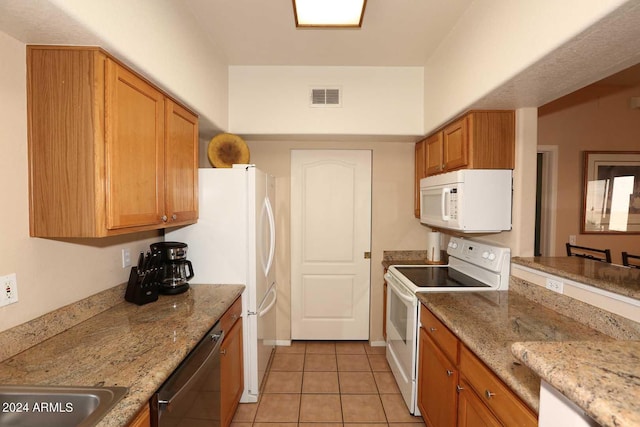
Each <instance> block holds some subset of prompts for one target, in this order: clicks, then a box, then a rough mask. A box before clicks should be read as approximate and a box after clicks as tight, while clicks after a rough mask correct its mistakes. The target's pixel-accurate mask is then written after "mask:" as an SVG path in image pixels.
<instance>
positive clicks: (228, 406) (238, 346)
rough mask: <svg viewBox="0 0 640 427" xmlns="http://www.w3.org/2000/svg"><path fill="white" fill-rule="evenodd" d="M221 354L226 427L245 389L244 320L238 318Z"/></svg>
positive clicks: (223, 409)
mask: <svg viewBox="0 0 640 427" xmlns="http://www.w3.org/2000/svg"><path fill="white" fill-rule="evenodd" d="M220 355H221V357H220V394H221V396H220V400H221V408H220V418H221V420H222V425H223V426H225V427H226V426H228V425H229V424H231V420H232V419H233V415H234V413H235V411H236V408H237V407H238V402H239V401H240V395H242V391H243V389H244V370H243V364H242V320H237V321H236V323H234V325H233V327H232V328H231V330H229V332H228V333H227V335H226V336H225V338H224V341H223V342H222V346H221V348H220Z"/></svg>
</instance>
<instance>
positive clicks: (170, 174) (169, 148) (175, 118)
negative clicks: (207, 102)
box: [165, 99, 198, 222]
mask: <svg viewBox="0 0 640 427" xmlns="http://www.w3.org/2000/svg"><path fill="white" fill-rule="evenodd" d="M165 102H166V117H165V120H166V125H167V126H166V143H165V188H166V193H165V197H166V215H167V217H168V221H169V222H181V221H188V220H195V219H197V217H198V117H197V116H195V115H194V114H192V113H191V112H190V111H188V110H187V109H185V108H182V107H181V106H179V105H178V104H176V103H175V102H173V101H171V100H170V99H167V100H166V101H165Z"/></svg>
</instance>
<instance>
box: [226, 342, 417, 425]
mask: <svg viewBox="0 0 640 427" xmlns="http://www.w3.org/2000/svg"><path fill="white" fill-rule="evenodd" d="M384 350H385V349H384V347H371V346H369V344H368V343H366V342H362V341H356V342H353V341H335V342H334V341H307V342H304V341H294V342H293V344H292V345H291V346H290V347H277V348H276V352H275V354H274V355H273V359H272V361H271V367H270V369H269V371H268V372H267V375H266V381H265V383H264V384H263V390H262V394H261V397H260V400H259V402H258V403H241V404H240V405H239V406H238V410H237V411H236V414H235V416H234V418H233V423H232V424H231V426H232V427H249V426H255V427H276V426H290V427H296V426H299V427H334V426H335V427H337V426H345V427H356V425H357V426H358V427H365V426H368V425H373V426H378V427H381V426H383V425H389V426H398V427H414V426H415V427H424V423H423V422H422V418H420V417H414V416H412V415H411V414H409V411H408V410H407V407H406V406H405V404H404V401H403V400H402V396H401V395H400V390H399V389H398V386H397V385H396V382H395V379H394V378H393V374H392V373H391V370H390V369H389V365H388V364H387V360H386V358H385V355H384Z"/></svg>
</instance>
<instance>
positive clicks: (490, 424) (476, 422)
mask: <svg viewBox="0 0 640 427" xmlns="http://www.w3.org/2000/svg"><path fill="white" fill-rule="evenodd" d="M501 426H502V424H500V421H498V419H497V418H496V417H495V415H493V413H491V411H490V410H489V408H487V407H486V406H485V405H484V403H482V400H480V398H479V397H478V396H477V395H476V394H475V393H474V391H473V390H472V389H471V386H470V385H469V383H467V382H466V381H465V380H464V378H460V392H459V394H458V427H501Z"/></svg>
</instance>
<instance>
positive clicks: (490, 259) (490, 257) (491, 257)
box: [489, 252, 496, 261]
mask: <svg viewBox="0 0 640 427" xmlns="http://www.w3.org/2000/svg"><path fill="white" fill-rule="evenodd" d="M494 259H496V254H494V253H493V252H491V253H490V254H489V261H493V260H494Z"/></svg>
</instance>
